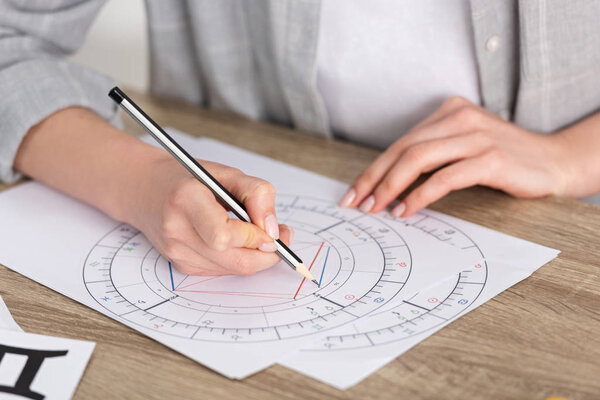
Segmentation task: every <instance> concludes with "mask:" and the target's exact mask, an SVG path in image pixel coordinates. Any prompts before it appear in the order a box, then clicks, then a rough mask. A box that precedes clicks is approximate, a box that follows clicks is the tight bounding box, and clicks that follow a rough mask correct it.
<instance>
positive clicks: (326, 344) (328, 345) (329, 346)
mask: <svg viewBox="0 0 600 400" xmlns="http://www.w3.org/2000/svg"><path fill="white" fill-rule="evenodd" d="M323 346H325V347H327V348H328V349H330V348H332V347H333V346H335V345H334V344H333V343H331V342H325V343H323Z"/></svg>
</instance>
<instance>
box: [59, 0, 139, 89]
mask: <svg viewBox="0 0 600 400" xmlns="http://www.w3.org/2000/svg"><path fill="white" fill-rule="evenodd" d="M106 54H113V56H112V57H107V56H106ZM70 60H71V61H74V62H76V63H78V64H82V65H85V66H87V67H91V68H93V69H95V70H96V71H100V72H102V73H104V74H106V75H108V76H111V77H113V78H114V79H115V80H117V81H118V82H119V84H120V85H123V86H126V87H129V88H133V89H137V90H141V91H146V90H147V89H148V30H147V27H146V6H145V4H144V1H143V0H127V1H123V0H110V1H107V2H106V4H105V5H104V6H103V7H102V9H101V10H100V13H99V15H98V17H97V18H96V20H95V21H94V23H93V24H92V26H91V28H90V30H89V32H88V36H87V38H86V39H85V42H84V44H83V46H82V47H81V49H80V50H79V51H78V52H77V54H75V55H74V56H72V57H70Z"/></svg>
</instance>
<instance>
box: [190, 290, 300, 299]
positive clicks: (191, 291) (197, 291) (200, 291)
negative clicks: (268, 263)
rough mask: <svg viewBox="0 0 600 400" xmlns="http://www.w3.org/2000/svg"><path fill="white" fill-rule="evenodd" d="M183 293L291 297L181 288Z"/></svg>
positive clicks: (270, 297) (275, 297) (268, 297)
mask: <svg viewBox="0 0 600 400" xmlns="http://www.w3.org/2000/svg"><path fill="white" fill-rule="evenodd" d="M181 292H183V293H204V294H220V295H225V296H246V297H265V298H267V299H285V300H288V299H289V297H287V296H285V297H283V296H261V295H258V294H249V293H244V292H242V293H239V292H211V291H202V290H181Z"/></svg>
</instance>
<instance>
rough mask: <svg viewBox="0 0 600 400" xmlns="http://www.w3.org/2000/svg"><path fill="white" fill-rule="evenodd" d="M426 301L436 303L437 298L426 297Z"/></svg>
mask: <svg viewBox="0 0 600 400" xmlns="http://www.w3.org/2000/svg"><path fill="white" fill-rule="evenodd" d="M427 301H428V302H430V303H437V302H438V301H439V300H438V299H437V298H435V297H430V298H428V299H427Z"/></svg>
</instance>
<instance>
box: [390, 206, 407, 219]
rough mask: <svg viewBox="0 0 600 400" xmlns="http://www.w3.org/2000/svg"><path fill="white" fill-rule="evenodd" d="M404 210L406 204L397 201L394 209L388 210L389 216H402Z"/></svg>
mask: <svg viewBox="0 0 600 400" xmlns="http://www.w3.org/2000/svg"><path fill="white" fill-rule="evenodd" d="M405 210H406V204H404V203H399V204H398V205H397V206H396V207H394V209H393V210H392V211H391V212H390V214H391V216H392V217H394V218H399V217H401V216H402V214H403V213H404V211H405Z"/></svg>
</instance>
